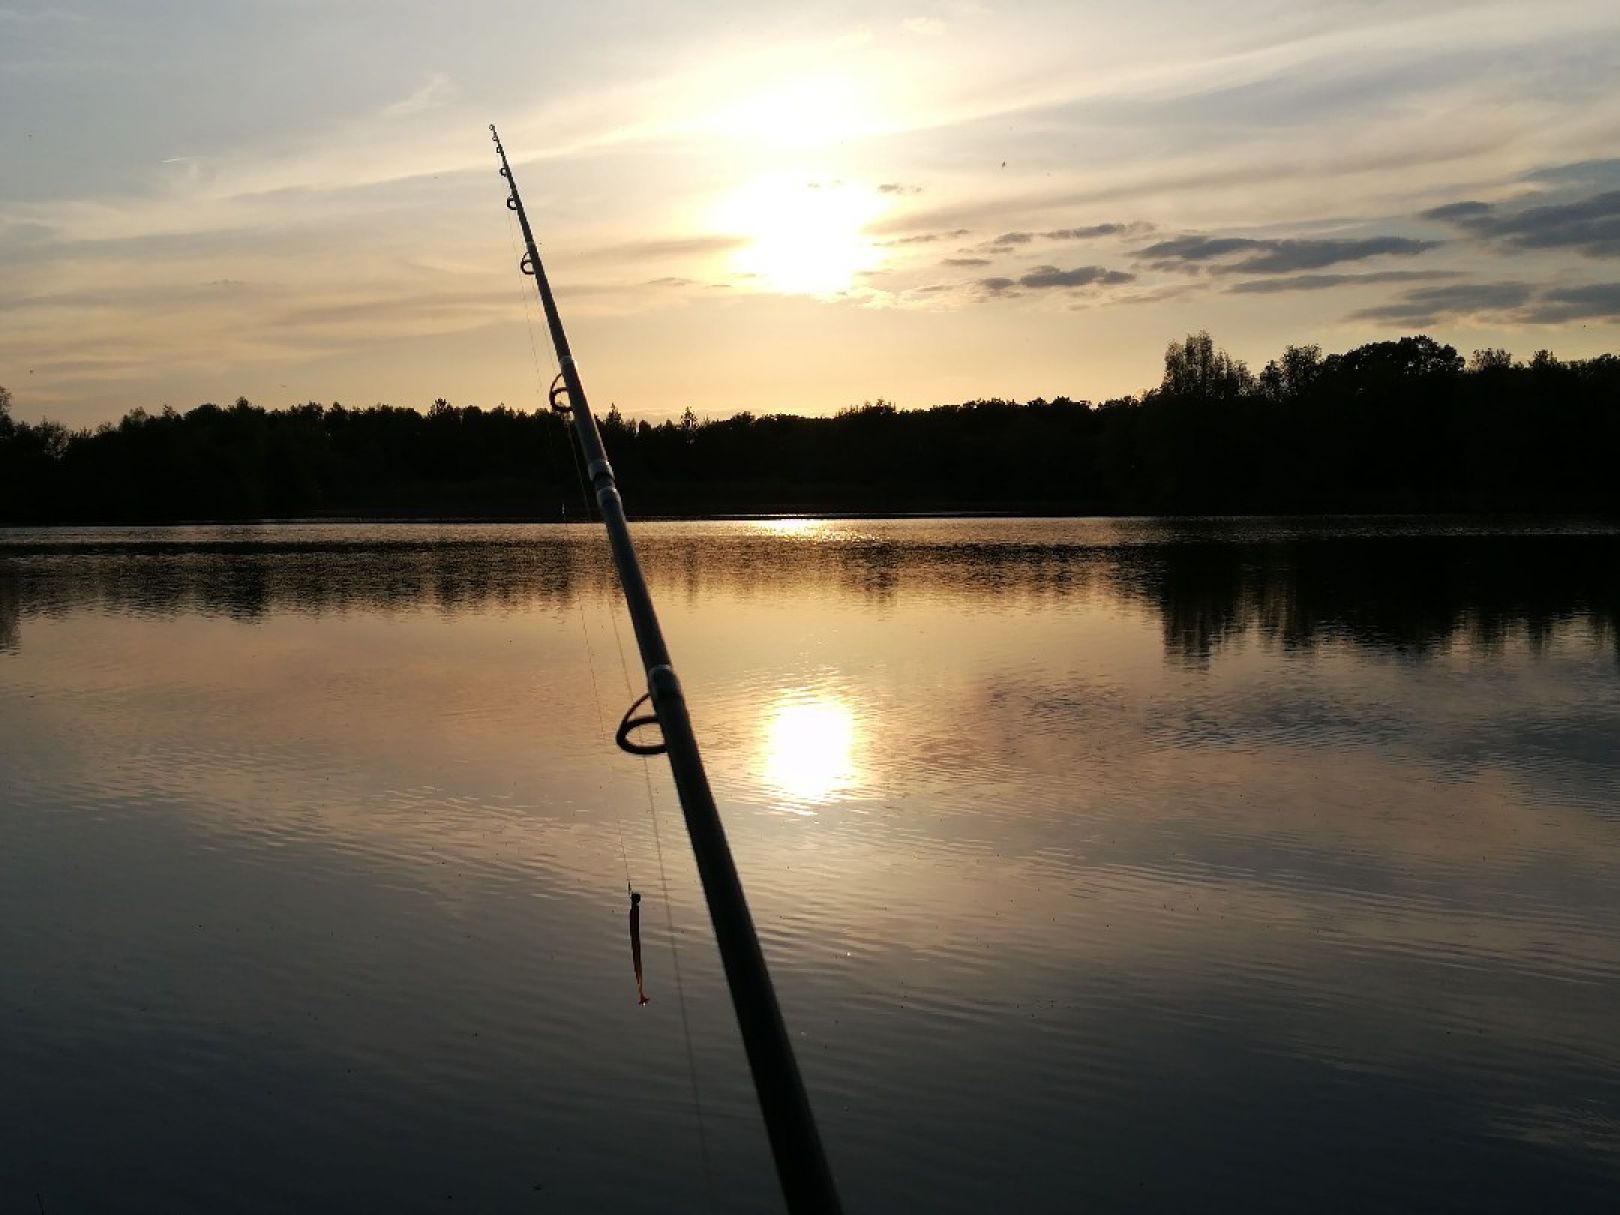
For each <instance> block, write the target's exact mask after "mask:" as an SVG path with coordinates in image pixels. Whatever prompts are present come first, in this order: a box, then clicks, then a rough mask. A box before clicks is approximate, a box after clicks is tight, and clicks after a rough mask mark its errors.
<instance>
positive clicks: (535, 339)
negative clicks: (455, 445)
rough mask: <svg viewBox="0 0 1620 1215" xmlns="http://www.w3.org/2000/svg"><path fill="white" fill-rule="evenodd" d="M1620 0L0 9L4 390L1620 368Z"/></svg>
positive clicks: (260, 397) (639, 405) (732, 404)
mask: <svg viewBox="0 0 1620 1215" xmlns="http://www.w3.org/2000/svg"><path fill="white" fill-rule="evenodd" d="M1616 79H1620V8H1616V7H1615V6H1614V5H1613V3H1612V0H1603V2H1597V0H1579V2H1563V0H1547V2H1545V3H1538V4H1535V5H1529V4H1526V3H1524V2H1523V0H1515V2H1514V3H1507V4H1500V3H1445V2H1444V0H1438V2H1434V3H1425V4H1416V3H1383V2H1380V0H1328V2H1321V0H1289V2H1286V3H1285V2H1283V0H1228V2H1227V3H1224V4H1222V5H1218V6H1217V5H1208V4H1180V3H1174V4H1172V3H1162V2H1160V0H1137V2H1136V3H1133V4H1130V5H1121V4H1117V3H1116V4H1092V3H1085V2H1081V0H1066V2H1058V3H1047V2H1044V0H1028V2H1023V3H1006V2H1003V3H976V2H974V0H945V2H932V0H913V2H908V3H889V2H888V0H866V2H863V3H860V4H850V3H841V2H837V0H835V2H832V3H819V4H816V5H803V4H792V5H777V4H770V3H762V2H760V0H750V2H748V3H742V2H740V0H738V2H732V0H715V2H712V3H706V4H701V5H700V4H691V3H688V4H679V5H672V4H667V3H655V2H653V0H593V3H590V4H582V3H574V4H568V3H552V4H534V3H523V4H517V3H507V2H505V0H468V2H465V3H460V4H456V5H449V4H444V3H442V2H436V3H425V2H421V0H394V2H391V3H383V2H381V0H322V2H316V0H232V2H231V3H229V4H221V3H218V0H194V2H190V3H178V2H174V3H164V2H155V0H154V2H143V3H131V2H130V0H44V2H38V3H36V2H34V0H0V385H4V386H5V387H7V388H9V389H10V390H11V392H12V395H13V412H14V413H15V414H16V415H17V416H18V417H21V418H28V419H34V418H38V417H41V416H49V417H52V418H56V419H59V420H61V421H64V422H67V423H68V424H70V425H72V426H89V425H94V424H97V423H99V422H102V421H106V420H112V419H116V418H118V417H119V416H121V415H122V414H123V413H124V412H125V411H126V410H128V409H131V408H133V407H135V406H141V407H144V408H146V409H148V410H155V409H158V408H161V407H163V406H164V405H169V406H173V407H174V408H177V409H180V410H182V411H183V410H185V409H189V408H191V407H192V406H194V405H196V404H199V403H201V402H203V401H221V402H229V401H231V400H234V399H235V398H236V397H238V396H244V395H245V396H247V397H249V398H250V399H252V400H253V401H254V402H256V403H257V404H260V405H265V406H272V407H279V406H286V405H291V404H295V403H298V402H302V401H308V400H317V401H323V402H328V403H329V402H332V401H342V402H343V403H344V404H346V405H351V406H357V405H369V404H372V403H375V402H378V401H385V402H388V403H391V404H396V405H408V406H414V407H418V408H423V407H426V405H427V404H429V403H430V402H431V401H432V400H433V399H434V398H436V397H441V396H442V397H445V398H448V399H449V400H451V401H452V402H453V403H455V404H462V405H465V404H477V405H482V406H485V407H489V406H493V405H496V404H500V403H505V404H508V405H511V406H514V407H521V408H533V407H535V406H536V405H537V404H539V403H541V402H543V398H544V387H545V385H546V384H547V383H549V381H550V378H551V374H552V370H553V361H552V357H551V353H550V350H549V348H548V345H547V338H546V334H545V330H544V327H543V325H541V324H540V323H539V317H538V310H537V309H538V306H537V304H536V303H535V301H534V298H533V290H532V285H531V283H530V281H529V280H528V279H526V278H523V277H522V276H521V275H520V274H519V273H518V271H517V268H516V263H517V260H518V256H519V253H520V252H521V250H520V249H519V247H518V245H517V241H518V236H517V232H516V228H515V225H514V223H513V220H512V217H511V216H510V214H509V212H508V211H507V210H506V208H505V206H504V193H503V188H502V183H501V182H500V180H499V178H498V177H497V176H496V161H495V157H494V149H493V146H492V144H491V143H490V140H489V132H488V124H489V123H492V122H493V123H496V124H497V125H498V126H499V128H500V132H501V137H502V139H503V141H504V143H505V146H506V148H507V150H508V153H509V155H510V156H511V158H512V162H513V166H514V171H515V173H516V176H517V180H518V184H519V186H520V188H521V189H522V191H523V197H524V201H525V204H526V206H527V208H528V211H529V214H530V217H531V219H532V221H533V222H534V224H535V227H536V231H537V235H538V236H539V238H540V241H541V252H542V256H543V257H544V259H545V262H546V266H547V269H548V271H549V273H550V276H551V278H552V280H553V283H554V286H555V288H556V291H557V295H558V299H559V301H560V303H561V306H562V308H563V313H564V318H565V321H566V323H567V325H568V328H569V333H570V337H571V338H572V341H573V345H574V350H575V354H576V356H577V357H578V359H579V362H580V367H581V370H582V372H583V376H584V381H585V385H586V388H587V390H588V392H589V395H590V398H591V400H592V402H593V403H594V404H595V405H596V407H597V408H598V410H602V409H605V408H606V407H607V405H608V404H610V403H612V404H616V405H617V406H618V407H619V408H620V410H621V411H622V412H623V413H625V414H626V415H628V416H631V417H648V418H652V419H658V418H664V417H669V416H673V415H676V414H679V413H680V412H681V411H682V410H683V409H685V408H687V407H691V408H693V409H694V410H695V411H696V412H697V413H698V414H699V415H700V416H711V417H720V416H726V415H729V414H731V413H734V412H737V411H740V410H744V409H747V410H752V411H754V412H755V413H775V412H793V413H830V412H834V411H836V410H838V409H841V408H845V407H848V406H851V405H858V404H860V403H861V402H863V401H867V400H872V399H875V398H878V397H882V398H886V399H888V400H892V401H894V402H895V403H896V404H898V405H900V406H902V407H906V408H913V407H926V406H931V405H936V404H941V403H945V402H954V401H961V400H968V399H973V398H977V397H987V396H999V397H1009V398H1016V399H1029V398H1031V397H1035V396H1045V397H1053V396H1058V395H1067V396H1070V397H1075V398H1085V399H1103V398H1106V397H1110V396H1115V395H1120V394H1123V393H1127V392H1136V391H1140V390H1141V389H1143V388H1144V387H1147V386H1149V385H1151V384H1153V383H1156V382H1157V380H1158V377H1159V373H1160V369H1161V366H1162V356H1163V352H1164V348H1165V346H1166V345H1167V344H1168V343H1169V342H1170V341H1172V340H1174V339H1176V338H1179V337H1182V336H1184V335H1185V334H1187V333H1188V332H1192V331H1195V330H1200V329H1207V330H1209V331H1210V333H1211V334H1212V335H1213V336H1214V338H1215V340H1216V341H1217V343H1218V344H1220V345H1222V346H1224V347H1225V348H1227V349H1228V350H1230V351H1231V352H1232V353H1233V354H1234V355H1236V356H1238V357H1241V358H1243V359H1246V360H1247V361H1248V362H1249V363H1250V364H1251V365H1252V366H1254V367H1255V368H1258V367H1260V366H1262V365H1263V364H1264V363H1265V361H1266V360H1267V359H1268V358H1271V357H1274V356H1275V355H1277V354H1278V353H1280V351H1281V350H1282V349H1283V347H1284V346H1286V345H1288V344H1290V343H1307V342H1314V343H1317V344H1319V345H1321V346H1322V347H1323V348H1324V350H1327V351H1335V350H1344V349H1348V348H1350V347H1352V346H1355V345H1359V344H1361V343H1364V342H1369V341H1376V340H1380V339H1387V338H1393V337H1399V336H1401V335H1403V334H1409V333H1419V332H1423V333H1429V334H1431V335H1432V336H1434V337H1436V338H1438V339H1440V340H1442V341H1446V342H1450V343H1452V344H1453V345H1455V346H1456V347H1457V348H1458V349H1459V350H1461V351H1463V352H1464V353H1465V354H1466V353H1468V352H1469V351H1471V350H1473V349H1476V348H1479V347H1483V346H1502V347H1506V348H1508V349H1509V350H1511V351H1513V352H1514V354H1516V355H1518V356H1519V357H1522V358H1527V357H1528V356H1529V355H1530V354H1532V353H1533V352H1534V351H1536V350H1538V349H1542V348H1548V349H1551V350H1553V351H1554V352H1555V353H1557V354H1559V355H1560V356H1563V357H1566V358H1576V357H1586V356H1590V355H1593V354H1597V353H1601V352H1605V351H1620V143H1617V141H1616V136H1617V135H1620V89H1616V88H1615V87H1614V86H1613V81H1614V80H1616Z"/></svg>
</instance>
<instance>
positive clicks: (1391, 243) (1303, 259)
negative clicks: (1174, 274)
mask: <svg viewBox="0 0 1620 1215" xmlns="http://www.w3.org/2000/svg"><path fill="white" fill-rule="evenodd" d="M1438 244H1440V242H1439V241H1433V240H1413V239H1412V238H1410V237H1406V236H1369V237H1359V238H1354V239H1341V240H1295V239H1281V240H1256V239H1254V238H1252V237H1244V236H1226V237H1209V236H1178V237H1173V238H1172V239H1170V240H1162V241H1158V242H1156V243H1154V244H1151V245H1148V246H1147V247H1146V248H1144V249H1140V250H1138V251H1137V256H1138V257H1143V258H1146V259H1148V261H1149V264H1151V265H1152V266H1154V267H1155V268H1156V269H1161V270H1175V269H1187V268H1189V267H1196V266H1198V265H1200V264H1201V263H1204V262H1216V261H1219V260H1220V259H1222V258H1226V257H1230V256H1231V255H1232V254H1234V253H1242V254H1247V256H1246V257H1244V258H1243V259H1242V260H1241V261H1237V262H1227V263H1225V264H1221V265H1217V266H1215V267H1214V269H1215V272H1216V273H1217V274H1292V273H1296V272H1298V271H1301V270H1318V269H1321V268H1322V267H1324V266H1332V265H1337V264H1338V263H1340V262H1354V261H1362V260H1364V259H1366V258H1369V257H1383V256H1386V255H1394V256H1401V257H1411V256H1414V255H1416V254H1418V253H1422V252H1424V251H1425V250H1427V249H1433V248H1434V247H1435V246H1436V245H1438Z"/></svg>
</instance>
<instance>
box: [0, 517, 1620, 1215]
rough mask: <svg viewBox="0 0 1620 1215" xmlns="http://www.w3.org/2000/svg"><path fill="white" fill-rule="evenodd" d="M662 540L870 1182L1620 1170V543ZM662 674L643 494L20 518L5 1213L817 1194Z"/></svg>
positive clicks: (783, 531)
mask: <svg viewBox="0 0 1620 1215" xmlns="http://www.w3.org/2000/svg"><path fill="white" fill-rule="evenodd" d="M635 530H636V535H637V538H638V543H639V544H640V545H641V546H642V550H643V559H644V563H645V565H646V568H647V571H648V576H649V580H650V582H651V585H652V589H653V593H654V596H655V599H656V600H657V602H658V605H659V609H660V612H661V615H662V617H663V622H664V628H665V632H666V635H667V637H668V639H669V643H670V647H671V650H672V652H673V654H674V656H675V661H676V664H677V668H678V669H679V670H680V672H681V675H682V678H683V681H684V683H685V686H686V691H687V695H688V698H689V701H690V703H691V707H692V711H693V716H694V720H695V723H696V726H697V729H698V733H699V738H700V740H701V742H702V744H703V746H704V751H705V756H706V758H707V760H708V763H709V768H710V776H711V779H712V781H713V784H714V788H715V793H716V796H717V800H718V802H719V805H720V809H721V813H722V815H723V817H724V819H725V821H726V824H727V828H728V830H729V832H730V835H731V841H732V846H733V849H734V851H735V853H736V857H737V862H738V866H739V868H740V870H741V873H742V878H743V883H744V886H745V888H746V889H747V891H748V894H749V897H750V899H751V902H752V905H753V910H754V916H755V919H756V921H757V923H758V925H759V928H760V932H761V936H762V940H763V944H764V947H765V952H766V955H767V957H768V958H769V960H770V962H771V965H772V968H773V972H774V976H775V979H776V984H777V989H778V994H779V996H780V998H781V1001H782V1005H783V1010H784V1013H785V1016H786V1019H787V1023H788V1028H789V1030H790V1033H791V1034H792V1036H793V1039H794V1041H795V1043H796V1044H797V1047H798V1050H799V1057H800V1063H801V1067H802V1069H803V1071H804V1074H805V1078H806V1081H807V1083H808V1085H809V1088H810V1092H811V1099H812V1103H813V1105H814V1107H815V1109H816V1111H817V1114H818V1116H819V1119H820V1121H821V1125H822V1131H823V1135H824V1137H825V1139H826V1142H827V1147H828V1150H829V1153H830V1156H831V1159H832V1165H833V1169H834V1172H835V1175H836V1176H837V1178H838V1181H839V1183H840V1186H841V1189H842V1190H843V1193H844V1198H845V1204H846V1207H847V1208H848V1209H850V1210H851V1211H920V1212H981V1211H988V1210H1007V1211H1029V1212H1047V1211H1050V1212H1060V1211H1063V1212H1066V1211H1075V1210H1082V1209H1088V1210H1096V1211H1191V1210H1230V1211H1246V1212H1247V1211H1279V1212H1281V1211H1290V1212H1292V1211H1300V1210H1340V1209H1342V1210H1375V1209H1396V1208H1399V1209H1404V1210H1414V1211H1459V1212H1462V1211H1467V1212H1480V1211H1528V1210H1536V1211H1560V1212H1571V1211H1613V1210H1614V1209H1615V1208H1616V1206H1617V1205H1620V533H1617V531H1616V529H1615V528H1613V527H1611V526H1608V525H1603V524H1584V525H1583V524H1579V523H1567V522H1564V523H1542V524H1536V523H1530V524H1526V523H1523V522H1514V521H1506V522H1503V523H1500V524H1494V523H1469V522H1464V521H1447V520H1437V521H1436V520H1431V521H1412V520H1399V519H1380V520H1314V521H1289V520H1257V519H1238V520H1147V519H1142V520H1129V519H1124V520H1003V519H997V520H890V521H863V520H825V521H817V520H775V521H769V520H765V521H737V522H723V523H719V522H714V523H650V524H642V525H637V526H636V529H635ZM626 659H628V665H627V664H626V662H625V660H626ZM634 664H635V659H634V648H633V643H632V639H631V635H630V631H629V626H628V622H627V621H626V620H625V619H624V618H623V616H622V611H621V605H620V601H619V598H618V595H617V591H616V586H615V583H614V579H613V574H612V570H611V568H610V566H609V565H608V563H607V559H606V546H605V541H604V540H603V539H602V537H601V535H600V533H599V531H598V530H597V529H595V528H594V527H587V526H583V525H570V526H504V525H503V526H484V525H479V526H450V525H404V524H393V525H372V524H366V525H344V524H322V525H315V524H310V525H303V524H288V525H265V526H253V527H224V526H221V527H195V528H174V529H80V530H38V531H32V530H30V531H25V530H18V529H11V530H4V531H0V807H3V810H0V975H3V976H4V977H3V981H0V1077H3V1078H4V1090H5V1100H4V1101H3V1102H0V1205H3V1206H4V1207H5V1209H7V1210H29V1211H32V1210H35V1209H36V1204H37V1207H38V1208H40V1209H43V1210H44V1211H46V1212H48V1213H49V1215H56V1213H57V1212H69V1211H71V1212H97V1211H120V1212H123V1211H127V1212H148V1211H150V1212H159V1211H161V1212H165V1213H172V1212H176V1211H191V1210H231V1211H289V1210H298V1211H367V1210H376V1211H381V1210H391V1211H428V1210H435V1211H451V1210H464V1211H465V1210H473V1211H488V1212H507V1211H514V1212H516V1211H572V1210H581V1211H583V1210H604V1211H606V1210H611V1211H616V1212H633V1211H672V1210H712V1211H753V1210H769V1209H777V1208H779V1200H778V1198H777V1192H776V1183H775V1179H774V1174H773V1173H772V1171H771V1163H770V1157H769V1153H768V1149H767V1147H766V1143H765V1138H764V1133H763V1129H762V1127H761V1125H760V1122H759V1118H758V1114H757V1109H756V1106H755V1104H754V1099H753V1095H752V1089H751V1087H750V1083H749V1080H748V1075H747V1071H746V1067H745V1064H744V1061H743V1056H742V1051H741V1046H740V1043H739V1040H738V1036H737V1032H736V1028H735V1025H734V1023H733V1019H732V1013H731V1008H730V1004H729V1001H728V997H727V995H726V992H725V988H724V985H723V982H722V979H721V975H720V971H719V964H718V959H717V956H716V954H715V951H714V945H713V939H712V936H711V933H710V931H709V925H708V921H707V915H706V912H705V910H704V907H703V903H702V899H701V892H700V891H699V889H698V886H697V880H696V875H695V870H694V867H693V863H692V860H691V856H690V852H689V849H688V847H687V844H686V837H685V830H684V827H683V825H682V823H681V820H680V813H679V807H678V806H677V804H676V803H675V800H674V797H673V790H672V786H671V783H670V780H669V776H668V772H667V769H666V768H664V767H663V766H661V765H662V763H663V761H662V760H653V761H643V760H640V759H636V758H633V757H630V756H626V755H624V754H621V753H620V752H618V751H617V750H616V749H615V748H614V747H613V744H612V741H611V735H612V731H613V728H614V726H615V725H616V724H617V722H618V719H619V716H620V714H621V713H622V712H623V710H624V709H625V708H626V707H627V706H628V704H629V703H630V701H631V699H633V697H634V695H636V694H639V692H640V691H641V690H642V688H641V680H640V677H639V675H638V674H637V672H636V670H635V666H634ZM627 882H628V883H629V884H630V885H631V886H633V887H634V889H636V890H637V891H639V892H641V893H642V894H643V896H644V902H643V904H642V913H643V914H642V936H643V946H644V948H643V956H644V971H645V987H646V992H647V995H648V997H649V1003H647V1004H646V1005H645V1006H641V1005H639V1004H638V1001H637V991H636V981H635V976H634V974H633V973H632V965H631V951H630V940H629V934H628V920H627V912H628V900H627V892H626V885H627ZM36 1195H37V1196H38V1197H37V1198H36Z"/></svg>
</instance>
